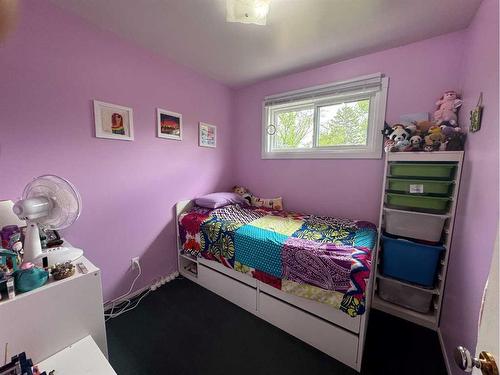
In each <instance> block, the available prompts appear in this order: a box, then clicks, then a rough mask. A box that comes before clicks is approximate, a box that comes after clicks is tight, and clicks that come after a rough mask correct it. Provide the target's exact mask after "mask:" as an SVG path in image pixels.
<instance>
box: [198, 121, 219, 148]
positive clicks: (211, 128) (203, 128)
mask: <svg viewBox="0 0 500 375" xmlns="http://www.w3.org/2000/svg"><path fill="white" fill-rule="evenodd" d="M198 145H199V146H200V147H211V148H216V147H217V126H215V125H210V124H207V123H205V122H200V123H199V125H198Z"/></svg>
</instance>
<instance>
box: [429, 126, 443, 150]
mask: <svg viewBox="0 0 500 375" xmlns="http://www.w3.org/2000/svg"><path fill="white" fill-rule="evenodd" d="M424 141H425V147H424V150H425V151H435V150H439V148H440V146H441V144H442V143H444V142H445V141H446V137H445V136H444V135H443V133H442V132H441V128H440V127H439V126H437V125H436V126H432V127H431V128H430V129H429V132H428V133H427V135H426V136H425V137H424Z"/></svg>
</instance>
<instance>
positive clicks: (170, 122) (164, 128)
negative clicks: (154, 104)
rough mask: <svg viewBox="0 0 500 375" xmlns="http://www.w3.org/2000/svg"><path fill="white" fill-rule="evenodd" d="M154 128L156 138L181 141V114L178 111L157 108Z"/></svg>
mask: <svg viewBox="0 0 500 375" xmlns="http://www.w3.org/2000/svg"><path fill="white" fill-rule="evenodd" d="M156 128H157V136H158V138H166V139H175V140H177V141H182V115H181V114H180V113H175V112H170V111H166V110H164V109H161V108H157V109H156Z"/></svg>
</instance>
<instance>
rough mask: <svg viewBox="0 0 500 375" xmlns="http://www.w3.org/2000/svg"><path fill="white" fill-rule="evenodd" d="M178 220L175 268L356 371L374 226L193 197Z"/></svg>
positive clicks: (183, 204)
mask: <svg viewBox="0 0 500 375" xmlns="http://www.w3.org/2000/svg"><path fill="white" fill-rule="evenodd" d="M177 220H178V226H177V227H178V228H177V229H178V247H179V272H180V273H181V274H182V275H184V276H186V277H188V278H190V279H191V280H193V281H195V282H197V283H199V284H200V285H202V286H204V287H206V288H208V289H210V290H212V291H214V292H216V293H217V294H219V295H221V296H223V297H224V298H226V299H228V300H230V301H232V302H234V303H236V304H237V305H239V306H240V307H243V308H245V309H246V310H248V311H250V312H252V313H254V314H255V315H257V316H259V317H261V318H263V319H265V320H267V321H269V322H271V323H272V324H274V325H276V326H278V327H279V328H281V329H283V330H285V331H287V332H289V333H290V334H292V335H294V336H296V337H298V338H300V339H302V340H303V341H305V342H307V343H309V344H311V345H312V346H314V347H316V348H318V349H320V350H322V351H323V352H325V353H327V354H329V355H330V356H332V357H334V358H336V359H338V360H340V361H341V362H344V363H345V364H347V365H349V366H350V367H353V368H355V369H356V370H358V371H359V370H360V366H361V359H362V351H363V344H364V334H365V330H366V319H367V316H368V308H367V307H368V306H369V303H368V302H369V301H367V296H369V295H370V291H369V287H370V284H371V283H370V280H371V274H370V270H371V255H372V251H373V249H374V246H375V243H376V237H377V229H376V227H375V225H373V224H371V223H369V222H366V221H358V220H351V219H345V218H333V217H326V216H315V215H306V214H301V213H294V212H287V211H277V210H272V209H266V208H256V207H248V206H241V205H238V204H234V205H227V206H224V207H221V208H217V209H207V208H202V207H198V206H196V205H194V204H193V202H192V201H183V202H179V203H178V205H177Z"/></svg>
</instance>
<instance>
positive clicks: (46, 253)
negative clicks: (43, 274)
mask: <svg viewBox="0 0 500 375" xmlns="http://www.w3.org/2000/svg"><path fill="white" fill-rule="evenodd" d="M82 256H83V250H82V249H78V248H76V247H67V246H61V247H52V248H49V249H44V250H43V252H42V254H40V255H39V256H37V257H36V259H34V260H33V261H32V262H33V263H42V259H43V258H45V257H47V259H48V264H49V267H50V266H53V265H54V264H58V263H65V262H73V261H75V260H77V259H78V258H80V257H82Z"/></svg>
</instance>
